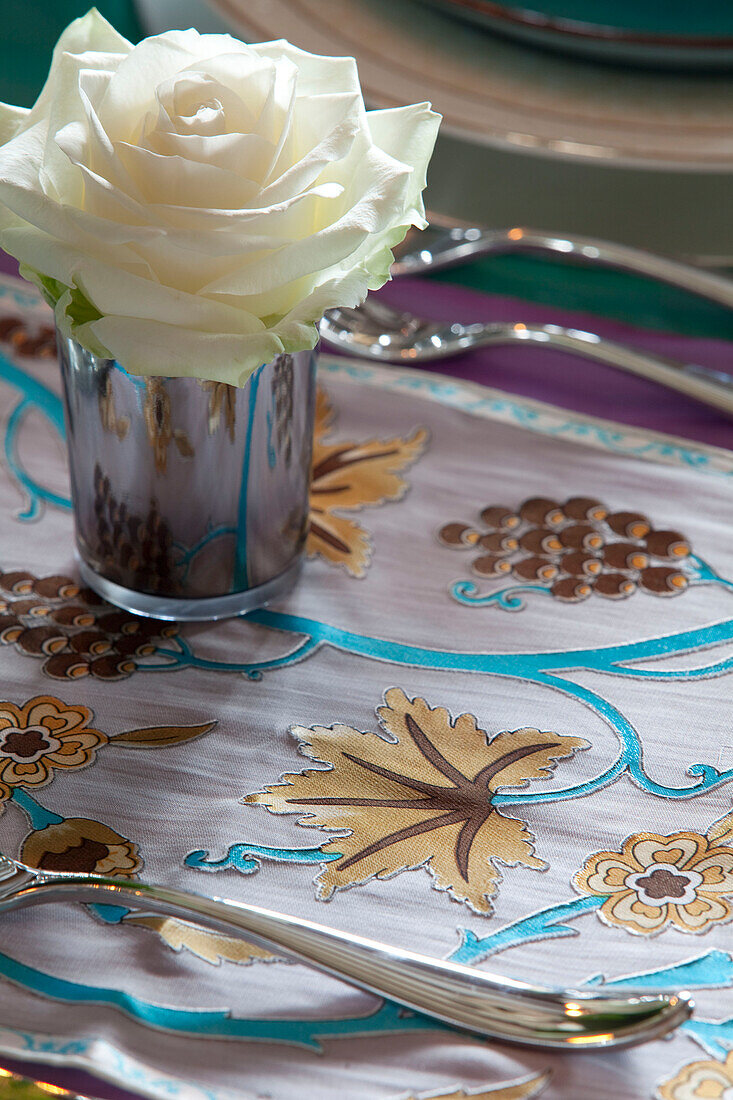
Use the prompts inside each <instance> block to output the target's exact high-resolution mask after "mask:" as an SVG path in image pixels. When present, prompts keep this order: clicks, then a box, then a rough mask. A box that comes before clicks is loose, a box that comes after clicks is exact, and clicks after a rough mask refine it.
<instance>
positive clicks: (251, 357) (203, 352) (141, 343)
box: [90, 317, 318, 386]
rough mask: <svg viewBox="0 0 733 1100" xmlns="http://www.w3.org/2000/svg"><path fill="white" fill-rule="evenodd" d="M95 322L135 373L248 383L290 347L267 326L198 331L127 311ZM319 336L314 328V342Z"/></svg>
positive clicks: (105, 341)
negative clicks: (241, 331) (250, 330)
mask: <svg viewBox="0 0 733 1100" xmlns="http://www.w3.org/2000/svg"><path fill="white" fill-rule="evenodd" d="M90 328H91V329H92V330H93V331H94V333H95V334H96V336H97V337H98V339H99V340H100V342H101V343H102V344H103V345H104V346H105V347H107V348H108V349H109V351H110V353H111V355H112V356H113V358H115V359H117V361H118V362H119V363H121V364H123V365H124V367H125V369H126V370H128V371H130V373H132V374H141V375H156V374H160V375H169V376H175V377H198V378H210V379H212V380H213V381H215V382H226V383H228V384H229V385H233V386H243V385H244V384H245V382H246V381H247V379H248V378H249V376H250V375H251V374H252V372H253V371H255V370H256V369H257V368H258V367H259V366H261V365H262V364H263V363H269V362H270V361H271V360H272V359H274V357H275V356H276V355H280V354H281V353H282V352H283V351H285V350H286V349H285V347H284V345H283V342H282V340H281V339H280V337H279V336H278V335H277V334H276V333H274V332H270V331H267V330H265V331H263V332H260V333H253V334H251V335H249V336H246V335H230V334H228V333H221V334H220V333H212V332H195V331H191V330H190V329H181V328H178V327H177V326H175V325H166V324H164V323H162V322H160V321H139V320H137V319H135V320H134V321H133V322H132V323H131V322H130V319H129V318H127V317H103V318H102V319H101V320H99V321H95V322H93V323H92V324H91V325H90ZM317 339H318V334H317V333H315V334H314V339H313V342H312V344H311V346H314V345H315V342H316V341H317Z"/></svg>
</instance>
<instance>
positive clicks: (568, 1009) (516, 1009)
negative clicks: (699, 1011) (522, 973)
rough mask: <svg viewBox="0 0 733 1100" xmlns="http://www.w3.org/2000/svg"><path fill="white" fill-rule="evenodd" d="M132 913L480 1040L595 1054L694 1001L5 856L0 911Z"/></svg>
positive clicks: (640, 1035) (667, 1023)
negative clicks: (570, 980) (207, 932)
mask: <svg viewBox="0 0 733 1100" xmlns="http://www.w3.org/2000/svg"><path fill="white" fill-rule="evenodd" d="M51 901H58V902H65V901H81V902H86V903H87V904H97V905H100V904H113V905H124V906H130V907H132V908H135V909H142V910H144V911H147V912H151V913H158V914H162V915H164V916H169V917H178V918H179V919H181V920H186V921H193V922H194V923H196V924H199V925H203V926H204V927H205V928H211V929H213V930H214V931H216V932H223V933H225V934H228V935H232V934H234V935H235V936H241V937H242V938H243V939H247V940H253V941H255V942H257V943H261V944H263V945H264V946H265V947H268V948H275V949H276V950H277V951H284V952H285V953H286V954H287V955H289V956H291V957H292V958H294V959H296V960H298V961H299V962H304V963H307V964H308V965H309V966H313V967H315V968H316V969H318V970H323V971H325V972H326V973H327V974H331V975H334V976H336V977H339V978H343V979H344V980H345V981H347V982H350V983H351V984H352V985H356V986H358V987H359V988H361V989H366V990H368V991H369V992H370V993H376V994H379V995H381V996H385V997H389V998H391V999H392V1000H394V1001H397V1002H399V1003H400V1004H403V1005H406V1006H407V1007H408V1008H411V1009H414V1010H415V1011H417V1012H423V1013H426V1014H427V1015H429V1016H433V1017H436V1018H437V1019H438V1020H441V1021H443V1022H444V1023H448V1024H452V1025H453V1026H455V1027H459V1028H461V1029H464V1030H467V1031H470V1032H474V1033H476V1034H478V1035H483V1036H488V1037H490V1038H493V1039H502V1040H506V1041H508V1042H515V1043H522V1044H527V1045H530V1046H538V1047H551V1048H555V1049H561V1050H589V1049H598V1048H604V1049H605V1048H608V1047H619V1046H629V1045H632V1044H635V1043H640V1042H644V1041H646V1040H649V1039H657V1038H660V1037H661V1036H664V1035H666V1034H668V1033H669V1032H670V1031H672V1030H673V1029H674V1028H676V1027H677V1026H679V1024H681V1023H683V1022H684V1021H685V1020H686V1019H688V1018H689V1016H690V1014H691V1012H692V1008H693V1005H692V1001H691V1000H690V999H689V997H688V996H687V994H678V995H672V994H670V995H663V994H659V995H649V994H642V993H640V994H639V995H637V996H635V995H630V996H618V995H617V994H603V993H600V994H599V993H597V992H595V991H593V992H588V991H584V990H578V991H576V990H572V991H571V990H551V989H542V988H540V987H538V986H533V985H528V984H526V983H524V982H518V981H514V980H513V979H511V978H499V977H495V976H494V975H491V974H487V973H485V972H484V971H481V970H477V969H472V968H471V967H467V966H461V965H458V964H457V963H452V962H444V961H441V960H439V959H431V958H428V957H427V956H424V955H418V954H416V953H414V952H412V951H404V950H402V949H400V948H397V947H390V946H388V945H387V944H384V943H378V942H377V941H375V940H369V939H366V938H364V937H362V936H354V935H351V934H350V933H348V932H340V931H337V930H336V929H333V928H326V927H324V926H323V925H320V924H315V923H313V922H312V921H307V920H303V919H302V918H301V917H294V916H287V915H285V914H284V913H275V912H272V911H270V910H268V909H261V908H260V907H259V906H256V905H244V904H242V903H240V902H234V901H227V900H225V899H223V898H210V897H204V896H203V895H201V894H194V893H190V892H188V891H184V890H176V889H173V888H170V887H167V886H153V885H149V884H148V883H141V882H135V881H130V880H128V879H124V878H106V877H102V876H96V875H75V874H69V873H65V872H51V871H37V870H34V869H33V868H30V867H26V866H24V865H23V864H22V863H18V862H16V861H15V860H13V859H9V858H8V857H7V856H2V855H0V912H2V911H4V910H10V909H20V908H22V907H24V906H28V905H37V904H42V903H43V902H51Z"/></svg>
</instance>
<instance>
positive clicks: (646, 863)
mask: <svg viewBox="0 0 733 1100" xmlns="http://www.w3.org/2000/svg"><path fill="white" fill-rule="evenodd" d="M573 883H574V885H575V886H576V887H577V888H578V890H580V891H581V892H582V893H585V894H595V895H596V896H598V897H603V896H604V895H608V897H607V900H606V901H604V903H603V905H602V906H601V908H600V910H599V916H600V917H601V918H602V919H603V920H605V921H606V922H607V923H608V924H616V925H620V926H621V927H622V928H626V929H627V930H628V931H629V932H636V933H640V934H642V935H650V934H654V933H656V932H661V931H662V929H664V928H666V927H668V926H670V925H671V926H672V927H674V928H677V929H678V930H679V931H680V932H692V933H696V932H704V931H705V929H706V928H708V926H709V925H711V924H715V923H718V922H720V921H726V920H728V919H729V918H730V916H731V912H732V911H733V909H732V907H731V904H730V902H728V901H726V896H728V895H731V894H733V848H728V847H726V846H724V845H722V844H715V843H711V842H710V839H709V838H707V837H704V836H702V835H701V834H700V833H688V832H683V833H672V834H671V835H669V836H660V835H658V834H657V833H636V834H634V836H630V837H628V838H627V839H626V841H625V842H624V845H623V847H622V849H621V851H620V852H596V853H595V855H593V856H591V857H590V859H588V860H586V862H585V864H584V866H583V870H582V871H579V872H578V874H577V875H576V876H575V878H574V879H573Z"/></svg>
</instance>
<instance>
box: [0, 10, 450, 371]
mask: <svg viewBox="0 0 733 1100" xmlns="http://www.w3.org/2000/svg"><path fill="white" fill-rule="evenodd" d="M439 121H440V116H439V115H437V114H435V113H434V112H433V111H431V110H430V109H429V105H428V104H419V105H416V106H411V107H402V108H394V109H391V110H384V111H370V112H367V111H366V110H365V108H364V102H363V100H362V96H361V91H360V86H359V80H358V76H357V71H356V63H355V62H354V60H353V58H346V57H318V56H315V55H313V54H309V53H305V52H304V51H302V50H299V49H296V48H295V47H294V46H291V45H289V44H288V43H287V42H283V41H281V42H265V43H259V44H257V45H254V46H247V45H244V43H242V42H238V41H237V40H236V39H234V38H231V37H230V36H229V35H200V34H198V33H197V32H196V31H193V30H189V31H170V32H168V33H167V34H162V35H159V36H157V37H155V38H149V39H146V40H144V41H143V42H141V43H140V44H139V45H138V46H135V47H133V46H132V44H131V43H130V42H128V41H127V40H126V39H125V38H122V37H121V36H120V35H119V34H117V32H116V31H115V30H114V29H113V27H111V26H110V25H109V23H107V22H106V21H105V20H104V19H103V18H102V17H101V16H100V15H99V14H98V13H97V12H96V11H94V10H92V11H90V12H89V14H88V15H86V16H84V18H82V19H78V20H76V21H75V22H74V23H72V24H71V25H70V26H69V27H68V28H67V29H66V30H65V31H64V33H63V34H62V36H61V38H60V40H59V42H58V44H57V46H56V49H55V51H54V55H53V61H52V64H51V71H50V74H49V77H48V80H47V82H46V85H45V87H44V89H43V91H42V92H41V95H40V96H39V98H38V100H37V102H36V104H35V105H34V106H33V107H32V108H31V109H30V110H25V109H23V108H19V107H11V106H7V105H0V245H1V246H2V247H3V248H4V249H5V250H6V251H7V252H9V253H10V254H11V255H13V256H15V257H17V259H18V260H19V261H20V263H21V273H22V274H23V275H25V276H26V277H27V278H29V279H31V280H32V281H33V282H35V283H36V284H37V285H38V286H39V287H40V288H41V290H42V292H43V293H44V295H45V296H46V298H47V300H48V301H49V302H50V303H51V304H52V305H53V306H54V309H55V312H56V323H57V325H58V327H59V329H60V331H61V332H62V333H63V334H65V335H67V336H68V335H72V336H74V337H75V338H76V339H77V340H78V341H79V343H80V344H82V345H83V346H84V347H86V348H87V349H88V350H89V351H91V352H93V353H94V354H96V355H99V356H103V357H106V358H112V359H117V360H118V362H119V363H120V364H121V365H122V366H123V367H125V369H126V370H128V371H130V372H132V373H134V374H145V375H192V376H196V377H199V378H206V379H210V380H213V381H219V382H229V383H233V384H235V385H244V383H245V382H246V380H247V378H248V377H249V375H250V374H251V372H252V371H253V370H254V369H256V368H257V367H258V366H260V364H262V363H266V362H269V361H270V360H271V359H273V358H274V357H275V356H276V355H278V354H280V353H281V352H293V351H299V350H302V349H305V348H311V347H313V346H314V345H315V343H316V340H317V329H316V322H317V321H318V320H319V318H320V317H321V316H322V314H323V312H324V310H326V309H329V308H330V307H334V306H354V305H356V304H358V303H359V302H360V301H362V300H363V299H364V297H365V296H366V293H367V291H368V290H375V289H377V288H378V287H380V286H382V285H383V283H384V282H386V280H387V279H388V277H389V267H390V264H391V261H392V255H391V251H390V250H391V248H392V247H394V245H396V244H398V243H399V242H400V241H401V240H402V238H403V237H404V235H405V233H406V232H407V229H408V228H409V226H410V225H416V226H420V227H421V228H422V227H424V226H425V220H424V208H423V204H422V198H421V193H422V190H423V187H424V186H425V173H426V170H427V164H428V160H429V159H430V154H431V152H432V149H433V145H434V143H435V137H436V134H437V129H438V124H439Z"/></svg>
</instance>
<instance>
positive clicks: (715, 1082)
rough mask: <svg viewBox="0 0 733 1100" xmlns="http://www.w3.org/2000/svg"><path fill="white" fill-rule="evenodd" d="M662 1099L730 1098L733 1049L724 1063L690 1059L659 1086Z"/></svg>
mask: <svg viewBox="0 0 733 1100" xmlns="http://www.w3.org/2000/svg"><path fill="white" fill-rule="evenodd" d="M657 1096H658V1097H659V1100H731V1098H732V1097H733V1052H731V1053H730V1054H729V1055H728V1057H727V1058H726V1060H725V1061H724V1062H716V1061H714V1060H713V1059H710V1060H708V1059H706V1060H705V1061H702V1062H689V1063H688V1064H687V1065H686V1066H683V1067H682V1069H681V1070H680V1071H679V1073H676V1074H675V1076H674V1077H672V1078H671V1079H670V1080H669V1081H665V1082H664V1083H663V1084H662V1085H660V1086H659V1088H658V1089H657Z"/></svg>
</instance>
